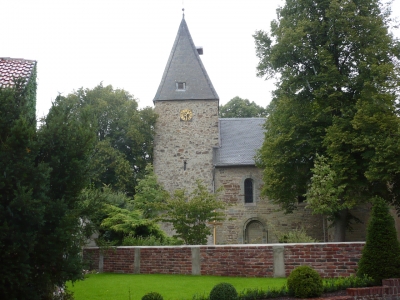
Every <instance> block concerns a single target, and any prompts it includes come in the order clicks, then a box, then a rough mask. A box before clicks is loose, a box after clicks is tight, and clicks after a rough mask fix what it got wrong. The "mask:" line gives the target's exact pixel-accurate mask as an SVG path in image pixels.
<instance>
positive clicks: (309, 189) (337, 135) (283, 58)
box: [254, 0, 400, 241]
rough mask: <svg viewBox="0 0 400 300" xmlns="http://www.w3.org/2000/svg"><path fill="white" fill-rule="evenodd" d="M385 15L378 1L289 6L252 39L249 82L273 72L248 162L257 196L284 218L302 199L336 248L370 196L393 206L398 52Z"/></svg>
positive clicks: (398, 153)
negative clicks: (325, 220) (320, 217)
mask: <svg viewBox="0 0 400 300" xmlns="http://www.w3.org/2000/svg"><path fill="white" fill-rule="evenodd" d="M389 16H390V15H389V10H386V9H385V8H383V7H382V4H381V3H380V1H378V0H366V1H340V0H333V1H325V0H312V1H309V0H298V1H294V0H290V1H286V4H285V6H284V7H282V8H280V9H278V19H277V20H275V21H273V22H272V23H271V35H268V34H267V33H265V32H263V31H258V32H256V34H255V35H254V38H255V41H256V51H257V55H258V57H259V58H260V62H259V64H258V67H257V69H258V75H259V76H267V77H271V76H274V75H275V74H277V73H279V74H280V79H279V83H278V85H277V89H276V90H275V91H274V98H273V100H272V102H271V104H270V105H269V107H268V119H267V121H266V125H265V128H266V133H265V141H264V144H263V146H262V149H261V150H260V152H259V157H258V161H259V164H260V166H261V167H263V168H264V182H265V185H264V187H263V190H262V193H263V194H264V195H266V196H268V197H269V198H270V199H273V200H272V201H274V202H275V203H277V204H280V205H281V206H282V208H283V209H284V210H285V211H286V212H292V211H293V210H294V209H296V203H297V201H298V199H301V198H303V197H304V196H306V197H307V201H308V202H309V205H310V207H312V208H313V209H315V211H316V212H324V213H329V214H330V216H331V217H332V218H333V219H336V222H335V226H336V231H335V240H336V241H339V240H344V238H345V235H344V233H345V225H346V224H347V222H346V220H348V219H349V217H351V216H350V215H349V209H351V208H353V207H354V206H355V205H357V204H360V203H364V202H366V201H368V200H369V199H371V197H373V196H380V197H382V198H384V199H385V200H386V201H387V202H389V203H392V204H394V205H396V206H397V208H398V209H399V208H400V205H399V204H400V203H399V202H398V200H396V199H399V197H398V195H399V192H400V189H399V188H400V184H399V183H400V182H399V180H400V177H399V176H400V175H399V174H400V172H399V166H400V164H399V163H400V161H399V160H400V144H399V128H400V123H399V118H398V116H397V114H396V93H397V92H398V86H399V70H400V69H399V68H398V67H399V63H398V62H399V61H398V60H397V59H398V58H399V57H400V47H399V45H400V44H399V43H398V41H397V40H395V39H394V38H393V36H391V35H390V34H389V33H388V28H389V26H390V19H389ZM317 154H319V155H320V156H321V158H320V159H319V160H316V158H317ZM325 179H326V180H328V183H329V186H324V185H325V183H324V182H323V181H321V180H325ZM321 187H323V188H321ZM316 196H318V197H320V199H317V198H316ZM332 203H336V204H337V205H336V206H331V205H332ZM320 205H322V206H321V207H319V206H320Z"/></svg>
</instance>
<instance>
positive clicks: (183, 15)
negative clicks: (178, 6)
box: [182, 8, 185, 18]
mask: <svg viewBox="0 0 400 300" xmlns="http://www.w3.org/2000/svg"><path fill="white" fill-rule="evenodd" d="M182 11H183V13H182V17H183V18H185V9H184V8H182Z"/></svg>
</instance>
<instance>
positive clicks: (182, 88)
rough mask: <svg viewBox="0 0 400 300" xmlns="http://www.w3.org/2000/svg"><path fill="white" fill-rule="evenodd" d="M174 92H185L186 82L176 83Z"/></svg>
mask: <svg viewBox="0 0 400 300" xmlns="http://www.w3.org/2000/svg"><path fill="white" fill-rule="evenodd" d="M176 90H177V91H185V90H186V82H177V83H176Z"/></svg>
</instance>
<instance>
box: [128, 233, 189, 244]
mask: <svg viewBox="0 0 400 300" xmlns="http://www.w3.org/2000/svg"><path fill="white" fill-rule="evenodd" d="M182 244H183V241H182V240H179V239H177V238H174V237H167V236H165V237H162V238H161V237H156V236H154V235H149V236H147V237H141V236H139V237H135V236H134V235H132V234H129V235H127V236H125V237H124V239H123V241H122V246H175V245H182Z"/></svg>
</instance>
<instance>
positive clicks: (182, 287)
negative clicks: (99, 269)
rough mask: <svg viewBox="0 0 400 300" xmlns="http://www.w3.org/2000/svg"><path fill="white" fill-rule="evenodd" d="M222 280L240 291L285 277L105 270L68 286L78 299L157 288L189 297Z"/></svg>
mask: <svg viewBox="0 0 400 300" xmlns="http://www.w3.org/2000/svg"><path fill="white" fill-rule="evenodd" d="M220 282H229V283H231V284H232V285H233V286H234V287H235V288H236V290H237V291H238V292H240V291H243V290H245V289H255V288H259V289H263V290H267V289H268V287H270V288H281V287H282V286H283V285H284V284H286V278H253V277H251V278H249V277H221V276H190V275H160V274H155V275H148V274H107V273H102V274H90V275H88V276H87V277H86V279H85V280H83V281H79V282H75V284H74V285H73V286H72V285H71V284H68V287H69V289H70V290H71V291H73V292H74V297H75V300H106V299H112V300H140V299H142V297H143V295H145V294H146V293H148V292H158V293H160V294H161V295H162V296H163V297H164V300H188V299H192V297H193V296H195V295H198V296H199V295H208V294H209V293H210V291H211V289H212V288H213V287H214V285H216V284H217V283H220Z"/></svg>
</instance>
